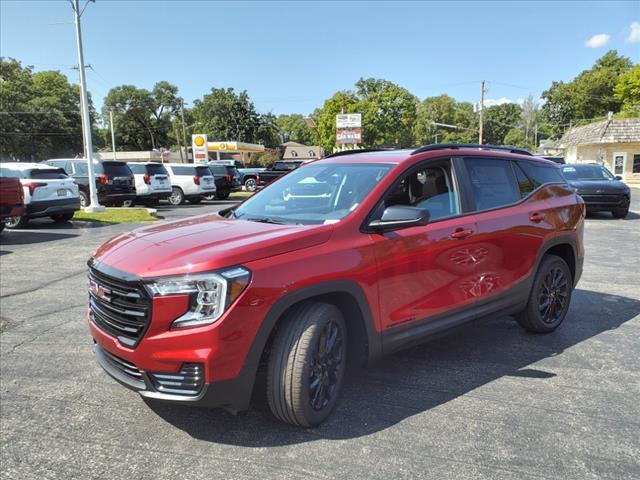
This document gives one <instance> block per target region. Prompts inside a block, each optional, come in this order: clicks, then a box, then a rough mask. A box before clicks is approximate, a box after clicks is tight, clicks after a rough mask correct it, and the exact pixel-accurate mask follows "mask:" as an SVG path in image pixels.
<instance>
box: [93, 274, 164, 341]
mask: <svg viewBox="0 0 640 480" xmlns="http://www.w3.org/2000/svg"><path fill="white" fill-rule="evenodd" d="M89 309H90V317H91V320H92V321H93V322H94V324H95V325H96V326H97V327H98V328H100V329H101V330H103V331H105V332H106V333H108V334H110V335H112V336H114V337H116V338H117V339H118V341H119V342H120V343H121V344H122V345H124V346H126V347H129V348H135V347H136V345H138V342H139V341H140V339H141V338H142V336H143V335H144V333H145V331H146V329H147V326H148V325H149V321H150V319H151V299H150V298H149V296H148V295H147V293H146V292H145V290H144V288H143V287H142V285H141V284H140V283H139V282H128V281H124V280H120V279H118V278H114V277H111V276H109V275H105V274H104V273H102V272H100V271H98V270H97V269H95V268H93V267H90V268H89Z"/></svg>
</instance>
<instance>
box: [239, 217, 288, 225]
mask: <svg viewBox="0 0 640 480" xmlns="http://www.w3.org/2000/svg"><path fill="white" fill-rule="evenodd" d="M245 220H249V221H250V222H260V223H273V224H275V225H284V224H285V222H281V221H278V220H274V219H273V218H269V217H249V218H245Z"/></svg>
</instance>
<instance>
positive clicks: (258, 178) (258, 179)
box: [256, 173, 260, 184]
mask: <svg viewBox="0 0 640 480" xmlns="http://www.w3.org/2000/svg"><path fill="white" fill-rule="evenodd" d="M258 183H260V175H259V174H257V173H256V184H258Z"/></svg>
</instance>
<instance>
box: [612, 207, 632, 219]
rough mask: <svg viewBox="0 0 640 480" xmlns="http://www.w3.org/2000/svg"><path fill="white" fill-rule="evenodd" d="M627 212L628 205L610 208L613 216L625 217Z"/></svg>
mask: <svg viewBox="0 0 640 480" xmlns="http://www.w3.org/2000/svg"><path fill="white" fill-rule="evenodd" d="M628 214H629V207H627V208H616V209H614V210H611V215H613V218H625V217H626V216H627V215H628Z"/></svg>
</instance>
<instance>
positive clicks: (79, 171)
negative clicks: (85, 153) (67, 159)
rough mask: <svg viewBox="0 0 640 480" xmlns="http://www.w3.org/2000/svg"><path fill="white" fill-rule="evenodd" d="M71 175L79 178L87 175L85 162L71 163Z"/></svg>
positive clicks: (87, 168) (87, 170)
mask: <svg viewBox="0 0 640 480" xmlns="http://www.w3.org/2000/svg"><path fill="white" fill-rule="evenodd" d="M72 165H73V174H74V175H77V176H79V177H86V176H87V175H89V166H88V165H87V164H86V163H85V162H72Z"/></svg>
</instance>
